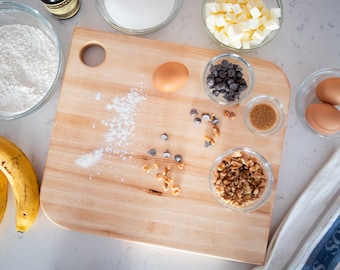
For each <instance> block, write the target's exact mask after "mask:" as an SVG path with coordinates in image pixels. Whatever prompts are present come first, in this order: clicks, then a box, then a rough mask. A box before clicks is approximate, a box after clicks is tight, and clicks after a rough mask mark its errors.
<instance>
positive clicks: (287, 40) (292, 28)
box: [0, 0, 340, 270]
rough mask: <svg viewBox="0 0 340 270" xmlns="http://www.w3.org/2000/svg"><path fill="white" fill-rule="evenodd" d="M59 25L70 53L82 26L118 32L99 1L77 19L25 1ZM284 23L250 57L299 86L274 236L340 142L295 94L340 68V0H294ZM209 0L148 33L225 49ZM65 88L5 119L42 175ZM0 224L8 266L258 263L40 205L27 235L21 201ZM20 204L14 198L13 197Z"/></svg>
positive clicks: (2, 260)
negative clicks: (315, 128)
mask: <svg viewBox="0 0 340 270" xmlns="http://www.w3.org/2000/svg"><path fill="white" fill-rule="evenodd" d="M22 2H23V3H25V4H28V5H30V6H31V7H33V8H35V9H37V10H38V11H40V12H41V13H42V14H43V15H44V16H45V17H46V18H47V19H48V20H49V21H50V22H51V23H52V25H53V26H54V27H55V29H56V31H57V33H58V34H59V37H60V39H61V41H62V45H63V52H64V55H65V59H66V56H67V54H68V49H69V45H70V42H71V37H72V31H73V28H74V27H75V26H80V27H87V28H91V29H98V30H103V31H111V32H115V30H113V29H112V28H111V27H110V26H109V25H108V24H107V23H106V22H105V21H104V20H103V19H102V17H101V16H100V14H99V12H98V11H97V9H96V8H95V6H94V3H93V2H92V1H84V0H83V1H82V6H81V10H80V11H79V13H78V14H77V15H76V16H75V17H74V18H72V19H70V20H65V21H58V20H56V19H54V18H53V17H52V16H50V15H49V13H48V12H47V11H46V10H45V9H44V7H43V6H42V3H41V2H40V1H35V0H25V1H22ZM283 2H284V23H283V26H282V29H281V31H280V32H279V34H278V36H277V38H276V39H275V40H274V41H273V42H272V43H270V44H268V45H267V46H265V47H263V48H262V49H259V50H258V51H255V52H252V53H248V54H247V55H248V56H252V57H258V58H262V59H265V60H268V61H271V62H273V63H275V64H276V65H278V66H279V67H280V68H282V69H283V71H284V72H285V73H286V75H287V77H288V79H289V82H290V85H291V104H290V110H289V117H288V125H287V129H286V136H285V141H284V146H283V156H282V163H281V168H280V174H279V183H278V187H277V195H276V200H275V206H274V211H273V219H272V224H271V233H270V236H272V234H273V233H274V231H275V229H276V228H277V227H278V225H279V224H280V222H281V220H282V219H283V217H284V215H285V214H286V213H287V211H288V210H289V208H290V207H291V205H292V203H293V202H294V201H295V200H296V198H297V197H298V196H299V194H300V193H301V191H302V190H303V188H304V187H305V186H306V184H307V183H308V181H309V180H310V179H311V178H312V176H314V174H315V173H316V172H317V171H318V170H319V168H320V167H321V166H322V164H323V163H324V162H325V160H326V159H327V157H328V156H329V155H330V153H331V152H332V151H333V149H334V148H335V147H336V146H339V145H340V140H327V139H321V138H318V137H317V136H314V135H312V134H310V133H309V132H308V131H306V130H305V129H304V128H303V127H302V125H301V124H300V123H299V121H298V119H297V116H296V111H295V96H296V93H297V90H298V87H299V85H300V84H301V83H302V81H303V80H304V78H305V77H306V76H308V75H309V74H310V73H312V72H314V71H316V70H318V69H321V68H325V67H337V68H340V20H339V18H340V2H339V1H338V0H325V1H313V0H287V1H283ZM200 9H201V2H200V1H197V0H184V3H183V6H182V8H181V11H180V13H179V15H178V16H177V18H176V19H175V20H174V21H173V22H172V23H171V24H170V25H168V26H167V27H166V28H164V29H162V30H160V31H158V32H156V33H153V34H149V35H146V36H145V37H146V38H151V39H159V40H166V41H171V42H177V43H182V44H187V45H191V46H197V47H203V48H210V49H219V50H221V48H220V47H218V46H217V45H216V44H214V42H213V41H212V40H211V39H210V37H209V36H208V34H207V33H206V32H205V29H204V27H203V22H202V17H201V11H200ZM59 93H60V88H59V89H58V90H57V92H56V93H55V95H54V96H53V98H52V99H51V100H50V101H49V102H48V103H47V104H46V105H45V106H44V107H43V108H41V109H40V110H38V111H37V112H35V113H33V114H31V115H29V116H27V117H24V118H22V119H18V120H13V121H8V122H0V135H2V136H6V137H7V138H9V139H11V140H12V141H13V142H15V143H16V144H17V145H18V146H20V147H21V148H22V150H23V151H24V152H25V153H26V154H27V155H28V156H29V157H30V159H31V160H32V161H33V164H34V166H35V168H36V170H37V173H38V175H39V178H40V180H41V178H42V175H43V171H44V166H45V162H46V156H47V149H48V146H49V140H50V135H51V130H52V127H53V122H54V117H55V112H56V106H57V102H58V99H59ZM9 196H10V197H9V204H8V205H9V206H8V208H7V212H6V215H5V218H4V220H3V222H2V224H1V226H0V243H1V244H0V269H2V270H17V269H22V268H26V269H63V270H67V269H70V270H71V269H72V270H74V269H101V270H104V269H116V270H119V269H122V270H123V269H124V270H128V269H149V270H154V269H155V270H156V269H163V270H168V269H169V270H170V269H196V270H206V269H211V270H215V269H216V270H218V269H223V270H226V269H233V270H241V269H242V270H245V269H252V265H248V264H244V263H237V262H231V261H226V260H223V259H219V258H212V257H208V256H203V255H198V254H191V253H187V252H182V251H177V250H169V249H166V248H160V247H154V246H148V245H143V244H136V243H130V242H124V241H120V240H115V239H110V238H103V237H98V236H94V235H88V234H84V233H79V232H73V231H68V230H64V229H61V228H59V227H57V226H56V225H54V224H52V223H51V222H50V221H49V220H48V219H47V217H46V216H45V214H44V212H43V211H40V214H39V216H38V219H37V220H36V223H35V224H34V226H33V227H32V228H31V229H30V230H29V231H28V232H27V233H24V234H20V233H17V232H16V231H15V209H14V200H13V196H12V194H11V192H10V194H9ZM12 202H13V203H12Z"/></svg>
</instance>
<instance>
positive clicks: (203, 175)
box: [41, 28, 290, 264]
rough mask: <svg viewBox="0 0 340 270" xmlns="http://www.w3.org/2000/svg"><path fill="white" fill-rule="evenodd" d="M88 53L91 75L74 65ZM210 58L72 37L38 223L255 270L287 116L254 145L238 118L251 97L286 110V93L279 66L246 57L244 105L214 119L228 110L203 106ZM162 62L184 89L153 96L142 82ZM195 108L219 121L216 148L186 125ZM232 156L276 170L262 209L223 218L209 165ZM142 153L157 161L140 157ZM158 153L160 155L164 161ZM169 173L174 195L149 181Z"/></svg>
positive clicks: (149, 43) (203, 129) (167, 46)
mask: <svg viewBox="0 0 340 270" xmlns="http://www.w3.org/2000/svg"><path fill="white" fill-rule="evenodd" d="M94 44H97V45H100V46H101V47H102V48H104V50H105V53H106V57H105V60H104V62H103V63H102V64H100V65H99V66H95V67H93V66H88V65H86V64H84V62H83V61H82V55H83V54H84V50H85V49H86V48H88V47H91V46H93V45H94ZM220 53H221V52H219V51H213V50H207V49H201V48H195V47H190V46H186V45H179V44H174V43H168V42H163V41H155V40H148V39H143V38H140V37H132V36H127V35H121V34H114V33H106V32H98V31H93V30H89V29H82V28H76V29H75V31H74V34H73V40H72V44H71V48H70V53H69V57H68V62H67V65H66V70H65V76H64V80H63V84H62V91H61V96H60V102H59V105H58V108H57V114H56V119H55V124H54V129H53V134H52V138H51V143H50V148H49V152H48V159H47V164H46V169H45V173H44V178H43V182H42V187H41V202H42V206H43V209H44V211H45V212H46V215H47V216H48V217H49V218H50V219H51V220H52V221H53V222H54V223H55V224H57V225H59V226H62V227H64V228H69V229H73V230H78V231H83V232H89V233H94V234H98V235H104V236H108V237H114V238H118V239H124V240H129V241H136V242H142V243H148V244H154V245H159V246H164V247H170V248H175V249H180V250H186V251H191V252H197V253H201V254H207V255H211V256H217V257H222V258H226V259H230V260H236V261H242V262H247V263H253V264H262V263H263V261H264V258H265V254H266V248H267V243H268V234H269V228H270V223H271V217H272V209H273V203H274V198H275V193H276V184H277V178H278V173H279V167H280V160H281V153H282V145H283V140H284V133H285V126H286V120H287V119H285V125H284V128H283V129H281V130H280V131H279V132H278V133H277V134H275V135H272V136H267V137H260V136H256V135H254V134H251V133H250V132H249V131H248V130H247V128H246V126H245V124H244V121H243V116H242V114H243V110H244V105H245V104H244V103H246V101H247V100H249V99H250V98H251V97H253V96H255V95H259V94H269V95H273V96H275V97H277V98H278V99H279V100H280V101H281V102H282V103H283V105H284V108H285V110H286V112H287V111H288V106H289V98H290V87H289V83H288V81H287V78H286V76H285V74H284V73H283V72H282V71H281V70H280V69H279V68H278V67H277V66H275V65H274V64H272V63H270V62H267V61H263V60H260V59H254V58H250V57H246V59H247V60H248V61H249V62H250V63H251V64H252V66H253V69H254V71H255V77H256V82H255V88H254V91H253V92H252V94H251V95H250V96H249V97H248V98H247V100H246V101H245V102H244V103H242V104H241V105H239V106H233V107H228V108H227V109H228V110H230V111H233V112H234V113H235V114H236V119H234V120H230V119H229V118H228V117H225V116H224V115H223V111H224V109H226V107H224V106H221V105H216V104H215V103H214V102H212V101H211V100H210V99H209V98H207V96H206V94H205V93H204V91H203V89H202V85H201V81H202V72H203V69H204V67H205V65H206V64H207V62H208V60H209V59H210V58H211V57H213V56H216V55H218V54H220ZM168 61H177V62H181V63H183V64H184V65H186V66H187V67H188V69H189V81H188V82H187V83H186V84H185V86H184V87H183V88H182V89H180V90H179V91H177V92H174V93H170V94H165V93H161V92H159V91H156V90H155V89H154V87H153V85H152V74H153V71H154V69H155V68H156V67H157V66H159V65H160V64H162V63H164V62H168ZM193 108H195V109H196V110H197V111H198V112H199V113H200V114H201V113H209V114H215V115H216V117H217V118H219V119H220V124H219V127H220V132H221V136H220V137H219V138H216V139H215V141H216V142H215V145H214V146H212V147H205V146H204V136H205V135H207V134H209V132H211V131H210V126H209V123H208V122H204V121H202V123H201V124H200V125H196V124H194V122H193V116H192V115H190V110H191V109H193ZM162 133H167V135H168V140H167V141H164V140H162V139H161V138H160V136H161V134H162ZM234 147H250V148H253V149H254V150H257V151H259V152H260V153H261V154H262V155H264V156H265V158H266V159H267V160H268V161H269V162H270V164H271V166H272V169H273V172H274V176H275V184H274V191H273V193H272V195H271V197H270V200H269V201H268V202H267V203H266V204H265V205H264V206H263V207H262V208H260V209H259V210H257V211H255V212H253V213H233V212H229V211H227V210H226V209H224V208H223V207H221V206H220V205H219V204H218V203H217V202H216V201H215V200H214V198H213V196H212V195H211V193H210V190H209V185H208V176H209V170H210V166H211V165H212V163H213V161H214V160H215V158H216V157H217V156H218V155H219V154H221V153H222V152H224V151H225V150H227V149H229V148H234ZM151 148H154V149H155V150H156V151H157V154H156V155H155V156H151V155H149V154H148V151H149V150H150V149H151ZM166 150H169V152H170V153H171V155H172V156H171V157H170V158H165V157H163V152H164V151H166ZM176 154H180V155H182V157H183V162H184V169H179V168H177V166H176V164H175V161H174V160H173V156H174V155H176ZM77 162H78V163H77ZM79 164H82V166H83V167H82V166H80V165H79ZM157 166H158V169H157V168H156V167H157ZM167 166H170V167H171V171H170V173H169V175H171V177H172V178H173V179H174V182H175V184H176V185H177V186H179V187H180V188H181V191H180V193H179V194H178V195H177V196H174V195H173V194H172V192H171V191H168V192H165V191H164V190H163V188H162V181H159V180H157V177H156V174H157V173H158V172H160V173H162V172H163V170H164V168H165V167H167ZM148 169H150V171H149V172H147V171H148Z"/></svg>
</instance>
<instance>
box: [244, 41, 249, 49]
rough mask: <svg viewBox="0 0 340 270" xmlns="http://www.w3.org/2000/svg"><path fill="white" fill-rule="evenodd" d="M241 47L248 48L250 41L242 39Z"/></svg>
mask: <svg viewBox="0 0 340 270" xmlns="http://www.w3.org/2000/svg"><path fill="white" fill-rule="evenodd" d="M242 47H243V49H246V50H247V49H250V42H249V41H243V42H242Z"/></svg>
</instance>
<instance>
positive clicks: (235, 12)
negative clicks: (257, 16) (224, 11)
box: [232, 4, 242, 15]
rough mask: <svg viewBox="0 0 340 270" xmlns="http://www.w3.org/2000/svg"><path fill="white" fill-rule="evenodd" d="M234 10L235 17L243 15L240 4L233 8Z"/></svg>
mask: <svg viewBox="0 0 340 270" xmlns="http://www.w3.org/2000/svg"><path fill="white" fill-rule="evenodd" d="M232 9H233V12H234V14H235V15H238V14H240V13H242V8H241V6H240V5H239V4H234V5H233V6H232Z"/></svg>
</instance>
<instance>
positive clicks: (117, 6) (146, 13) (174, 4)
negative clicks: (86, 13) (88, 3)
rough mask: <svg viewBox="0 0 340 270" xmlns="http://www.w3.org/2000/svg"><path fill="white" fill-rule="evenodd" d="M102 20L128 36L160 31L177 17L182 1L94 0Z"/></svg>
mask: <svg viewBox="0 0 340 270" xmlns="http://www.w3.org/2000/svg"><path fill="white" fill-rule="evenodd" d="M94 1H95V4H96V6H97V8H98V10H99V12H100V14H101V15H102V16H103V18H104V19H105V20H106V21H107V22H108V23H109V24H110V25H111V26H112V27H113V28H114V29H116V30H118V31H120V32H123V33H125V34H129V35H142V34H149V33H152V32H155V31H158V30H160V29H162V28H163V27H165V26H167V25H168V24H169V23H171V22H172V21H173V20H174V19H175V17H176V16H177V14H178V12H179V10H180V8H181V6H182V2H183V1H182V0H162V1H159V0H143V1H141V0H126V1H121V0H94Z"/></svg>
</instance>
